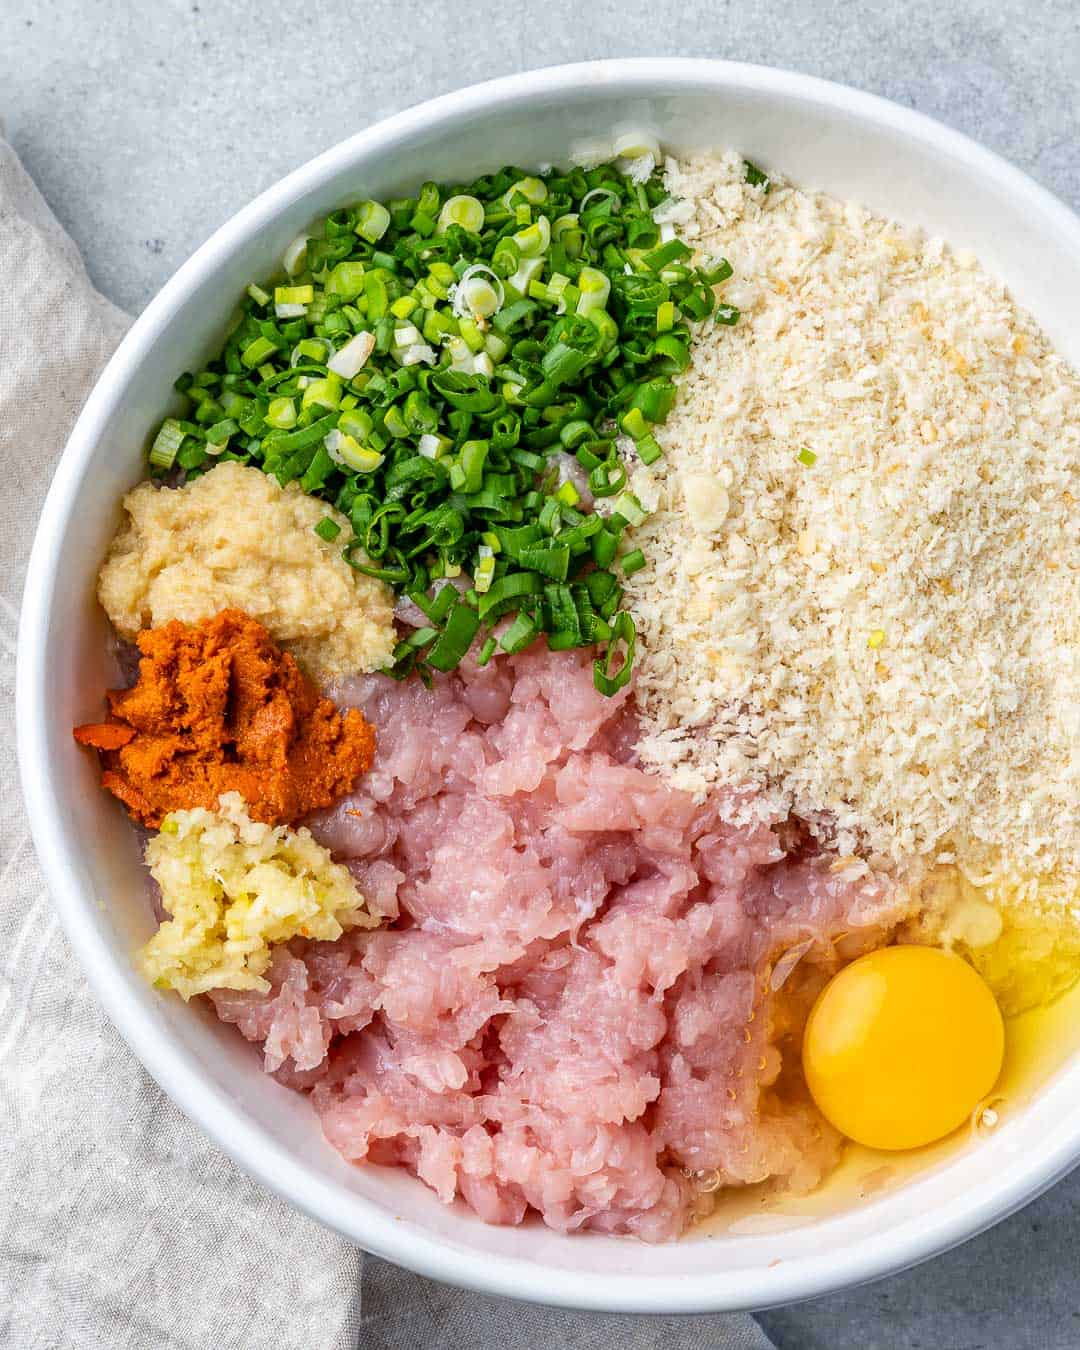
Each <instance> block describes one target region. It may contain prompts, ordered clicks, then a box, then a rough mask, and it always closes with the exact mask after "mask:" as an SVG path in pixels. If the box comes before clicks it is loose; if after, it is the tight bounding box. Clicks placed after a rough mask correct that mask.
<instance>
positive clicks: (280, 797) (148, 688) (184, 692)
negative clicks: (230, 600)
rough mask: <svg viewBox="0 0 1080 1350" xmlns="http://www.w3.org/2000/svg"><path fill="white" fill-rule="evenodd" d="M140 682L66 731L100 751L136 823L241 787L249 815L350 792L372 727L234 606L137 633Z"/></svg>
mask: <svg viewBox="0 0 1080 1350" xmlns="http://www.w3.org/2000/svg"><path fill="white" fill-rule="evenodd" d="M137 641H138V645H139V650H140V652H141V653H142V659H141V661H140V662H139V679H138V682H137V683H136V684H135V685H134V686H133V687H132V688H130V689H112V690H110V691H109V693H108V700H109V712H110V719H109V721H107V722H102V723H90V724H88V725H86V726H81V727H76V728H75V739H76V740H77V741H78V742H79V743H80V744H81V745H90V746H94V747H95V748H96V749H97V750H98V751H99V752H100V754H101V761H102V765H103V773H102V777H101V783H102V786H103V787H105V788H107V789H108V790H109V791H110V792H112V793H114V794H115V795H116V796H117V797H119V798H120V800H121V801H122V802H123V803H124V805H125V806H126V807H127V808H128V810H129V811H130V812H131V814H132V815H133V816H134V817H135V818H136V819H137V820H140V821H141V822H142V823H143V824H144V825H148V826H151V827H157V826H158V825H160V824H161V820H162V817H163V816H166V815H168V813H169V812H170V811H176V810H183V809H190V808H192V807H195V806H203V807H206V808H207V809H208V810H214V809H215V808H216V807H217V804H218V798H219V796H220V795H221V794H222V793H223V792H233V791H235V792H239V793H240V795H241V796H242V797H243V798H244V800H245V802H246V803H247V807H248V813H249V814H250V816H251V817H252V819H253V820H260V821H264V822H265V823H267V824H279V823H281V822H284V821H293V820H296V819H297V818H298V817H300V816H304V815H307V813H308V812H309V811H314V810H317V809H319V808H320V807H324V806H329V805H330V804H331V803H332V802H334V801H336V800H337V798H338V797H340V796H343V795H344V794H345V793H346V792H349V791H350V790H351V789H352V787H353V784H354V783H355V782H356V779H357V778H358V777H359V776H360V774H362V773H364V772H365V771H366V770H367V769H368V768H369V767H370V765H371V760H372V756H373V754H374V751H375V732H374V730H373V728H372V727H371V726H370V725H369V724H368V723H367V722H365V721H364V718H363V717H362V716H361V715H360V713H358V712H356V711H354V710H350V711H347V712H339V711H338V709H337V708H335V707H334V705H333V704H332V703H331V702H330V700H329V699H326V698H323V697H322V696H321V695H320V694H319V691H318V690H317V689H316V688H315V686H314V685H313V684H312V683H311V681H310V680H309V679H308V678H307V677H306V676H305V675H304V674H303V672H302V671H301V670H300V668H299V667H298V666H297V664H296V662H295V661H294V660H293V658H292V657H291V656H290V655H289V654H288V653H287V652H283V651H282V650H281V649H280V648H279V647H277V646H275V644H274V643H273V641H272V640H271V638H270V634H269V633H268V632H267V631H266V629H265V628H263V626H262V625H261V624H259V623H256V622H255V620H254V619H251V618H249V617H248V616H247V615H246V614H244V613H243V612H242V611H240V610H238V609H226V610H222V612H221V613H220V614H218V615H217V616H216V618H213V619H207V620H204V622H202V623H198V624H184V623H179V622H177V621H173V622H172V623H167V624H165V625H164V626H163V627H161V628H151V629H146V630H144V631H143V632H142V633H140V634H139V636H138V639H137Z"/></svg>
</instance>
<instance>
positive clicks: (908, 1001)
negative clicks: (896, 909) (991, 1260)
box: [803, 946, 1005, 1149]
mask: <svg viewBox="0 0 1080 1350" xmlns="http://www.w3.org/2000/svg"><path fill="white" fill-rule="evenodd" d="M1004 1049H1005V1029H1004V1025H1003V1023H1002V1020H1001V1012H1000V1011H999V1009H998V1006H997V1003H996V1002H995V1000H994V995H993V994H992V993H991V992H990V988H989V986H988V985H987V983H986V981H985V980H984V979H983V978H982V976H981V975H979V974H978V973H977V972H976V971H975V970H973V969H972V967H971V966H969V965H968V963H967V962H966V961H964V960H963V959H962V958H961V957H959V956H954V955H953V954H952V953H951V952H946V951H942V950H941V949H940V948H937V947H919V946H898V947H884V948H882V949H881V950H880V951H876V952H870V953H869V954H868V955H866V956H862V957H860V958H859V959H858V960H857V961H853V962H852V963H851V965H849V966H845V967H844V969H843V970H841V971H840V972H839V973H838V974H837V975H835V976H834V977H833V978H832V980H830V981H829V983H828V984H827V985H826V986H825V988H824V990H823V991H822V992H821V994H820V996H819V997H818V1000H817V1002H816V1003H815V1004H814V1007H813V1010H812V1011H811V1013H810V1017H809V1019H808V1021H807V1024H806V1032H805V1035H804V1037H803V1069H804V1071H805V1074H806V1081H807V1085H808V1086H809V1088H810V1092H811V1093H812V1095H813V1098H814V1101H815V1102H816V1103H817V1105H818V1108H819V1109H820V1111H821V1113H822V1115H824V1116H825V1118H826V1119H827V1120H829V1121H831V1123H832V1124H833V1125H835V1126H836V1128H837V1129H838V1130H839V1131H840V1132H841V1133H842V1134H845V1135H847V1136H848V1138H849V1139H854V1140H856V1141H857V1142H858V1143H860V1144H865V1145H866V1146H867V1147H869V1148H879V1149H904V1148H918V1147H920V1146H921V1145H923V1144H929V1143H932V1142H933V1141H934V1140H935V1139H940V1138H942V1137H943V1136H944V1135H946V1134H949V1133H950V1132H951V1131H952V1130H954V1129H956V1127H957V1126H958V1125H961V1124H962V1123H963V1122H964V1121H965V1120H966V1119H967V1118H968V1117H969V1116H970V1115H971V1112H972V1111H973V1110H974V1109H975V1107H976V1106H977V1105H978V1103H979V1101H980V1100H981V1099H982V1098H983V1097H985V1096H986V1094H987V1093H988V1092H989V1091H990V1090H991V1088H992V1087H993V1086H994V1083H995V1082H996V1081H997V1077H998V1074H999V1073H1000V1072H1001V1061H1002V1056H1003V1054H1004Z"/></svg>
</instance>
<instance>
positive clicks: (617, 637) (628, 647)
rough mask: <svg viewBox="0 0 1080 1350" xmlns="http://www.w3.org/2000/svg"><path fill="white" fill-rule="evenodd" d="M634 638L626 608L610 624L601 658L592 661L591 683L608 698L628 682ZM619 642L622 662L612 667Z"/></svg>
mask: <svg viewBox="0 0 1080 1350" xmlns="http://www.w3.org/2000/svg"><path fill="white" fill-rule="evenodd" d="M635 639H636V632H635V629H634V620H633V619H632V618H631V617H630V615H629V614H628V613H627V612H626V610H623V611H622V612H621V613H620V614H618V615H617V616H616V618H615V622H614V623H613V624H612V625H611V638H610V640H609V642H608V645H607V651H606V652H605V654H604V658H603V660H602V661H594V662H593V683H594V684H595V685H596V687H597V689H598V690H599V691H600V693H601V694H606V695H607V696H608V697H609V698H610V697H611V695H612V694H617V693H618V692H619V690H620V689H622V688H623V687H624V686H625V685H627V684H628V683H629V682H630V673H631V671H632V670H633V666H634V648H635V645H636V642H635ZM620 642H621V643H623V659H622V664H621V665H620V666H619V667H618V668H617V669H613V665H614V660H615V657H616V656H617V654H618V648H619V643H620Z"/></svg>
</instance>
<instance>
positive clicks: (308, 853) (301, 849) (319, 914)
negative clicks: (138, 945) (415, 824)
mask: <svg viewBox="0 0 1080 1350" xmlns="http://www.w3.org/2000/svg"><path fill="white" fill-rule="evenodd" d="M146 861H147V863H148V865H149V867H150V872H151V875H152V876H153V878H154V880H155V881H156V882H157V883H158V885H159V886H160V888H161V900H162V904H163V906H164V908H165V909H166V910H167V911H168V913H169V915H170V916H171V917H170V918H168V919H166V920H165V921H164V922H163V923H162V924H161V926H160V928H159V929H158V930H157V932H156V933H155V934H154V936H153V937H152V938H151V939H150V941H149V942H148V943H147V944H146V946H145V947H144V948H143V949H142V951H141V952H140V953H139V963H140V965H141V966H142V969H143V971H144V973H145V974H146V976H147V978H148V979H150V980H151V981H152V982H153V983H154V984H156V985H157V986H158V987H159V988H161V989H175V990H176V992H177V993H178V994H180V995H182V996H183V997H184V998H185V999H189V998H192V997H193V996H194V995H196V994H205V993H206V992H207V990H210V989H238V990H239V989H251V990H257V991H260V992H262V993H265V992H266V991H267V990H269V988H270V982H269V980H266V979H264V978H263V972H264V971H265V970H266V968H267V966H268V965H269V964H270V958H271V955H272V952H271V947H272V945H273V944H276V943H281V942H287V941H288V940H289V939H290V938H294V937H306V938H317V939H319V940H320V941H323V942H333V941H335V939H337V938H339V937H341V935H342V933H344V932H345V930H346V929H348V928H375V927H377V926H378V924H379V920H378V918H376V917H375V916H374V915H372V914H371V913H369V912H368V910H367V909H366V908H365V904H364V897H363V896H362V895H361V894H360V892H359V891H358V890H357V889H356V884H355V882H354V881H353V878H352V875H351V873H350V872H349V870H348V868H346V867H344V866H342V865H341V864H340V863H336V862H334V861H333V860H332V858H331V856H330V853H329V851H328V850H327V849H325V848H323V846H322V845H321V844H319V843H316V841H315V839H314V838H313V837H312V835H311V832H310V830H308V829H306V828H305V827H303V826H301V827H300V828H298V829H291V828H290V827H289V826H287V825H278V826H273V825H264V824H262V823H261V822H260V821H255V820H252V819H251V817H250V816H249V815H248V813H247V809H246V807H245V805H244V801H243V798H242V797H241V796H240V794H239V793H238V792H225V793H222V796H221V799H220V801H219V802H218V810H217V811H206V810H204V809H203V808H202V807H198V808H196V809H195V810H193V811H173V812H172V813H171V814H170V815H168V816H166V817H165V819H164V821H163V822H162V826H161V832H160V833H159V834H156V835H154V836H153V838H152V839H151V840H150V841H149V843H148V844H147V846H146Z"/></svg>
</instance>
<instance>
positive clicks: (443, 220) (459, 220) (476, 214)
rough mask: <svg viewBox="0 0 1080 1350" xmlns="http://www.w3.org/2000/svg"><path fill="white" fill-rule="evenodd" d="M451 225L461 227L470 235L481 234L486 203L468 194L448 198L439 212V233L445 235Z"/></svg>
mask: <svg viewBox="0 0 1080 1350" xmlns="http://www.w3.org/2000/svg"><path fill="white" fill-rule="evenodd" d="M451 225H460V226H461V228H462V229H463V230H467V231H468V232H469V233H470V234H481V233H482V232H483V229H484V203H483V202H482V201H480V200H479V199H478V198H476V197H470V196H469V195H468V194H467V193H459V194H458V195H457V196H456V197H447V199H446V201H445V202H443V206H442V210H441V211H440V212H439V220H438V225H437V227H436V229H437V232H438V233H439V234H445V233H446V231H447V230H448V229H449V228H450V226H451Z"/></svg>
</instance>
